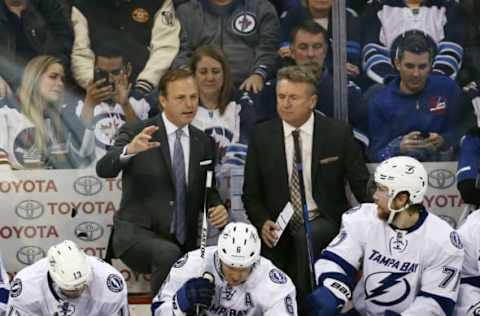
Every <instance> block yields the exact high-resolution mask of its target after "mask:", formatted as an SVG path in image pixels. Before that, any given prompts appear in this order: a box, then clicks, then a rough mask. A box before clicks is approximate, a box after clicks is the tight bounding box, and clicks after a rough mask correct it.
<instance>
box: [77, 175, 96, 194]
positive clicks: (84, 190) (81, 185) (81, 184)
mask: <svg viewBox="0 0 480 316" xmlns="http://www.w3.org/2000/svg"><path fill="white" fill-rule="evenodd" d="M102 187H103V185H102V182H101V181H100V180H99V179H98V178H96V177H93V176H84V177H80V178H78V179H77V180H75V182H74V183H73V189H74V190H75V192H77V193H78V194H81V195H86V196H91V195H95V194H97V193H98V192H100V191H101V190H102Z"/></svg>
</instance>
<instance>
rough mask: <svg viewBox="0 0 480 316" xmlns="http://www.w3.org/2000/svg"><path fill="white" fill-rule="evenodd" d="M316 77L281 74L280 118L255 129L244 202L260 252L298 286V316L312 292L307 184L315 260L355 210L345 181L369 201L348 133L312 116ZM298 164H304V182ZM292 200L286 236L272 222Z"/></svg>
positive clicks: (290, 70) (293, 71) (294, 70)
mask: <svg viewBox="0 0 480 316" xmlns="http://www.w3.org/2000/svg"><path fill="white" fill-rule="evenodd" d="M315 91H316V89H315V78H314V76H313V75H312V74H311V73H310V72H308V71H306V70H305V69H304V68H302V67H299V66H291V67H286V68H283V69H281V70H280V71H279V72H278V76H277V86H276V93H277V111H278V115H279V118H275V119H273V120H270V121H267V122H265V123H262V124H259V125H257V127H256V128H255V130H254V132H253V135H252V139H251V140H250V143H249V148H248V154H247V160H246V166H245V182H244V188H243V197H242V198H243V202H244V205H245V208H246V210H247V214H248V217H249V219H250V221H251V222H252V223H253V224H254V225H255V226H256V227H257V229H258V230H259V232H260V236H261V238H262V241H263V243H264V247H262V248H263V254H264V255H265V256H266V257H267V258H269V259H271V260H272V261H273V262H274V264H275V265H277V266H278V267H279V268H280V269H282V270H283V271H285V272H287V274H288V275H289V276H290V277H291V278H292V280H293V282H294V283H295V285H296V287H297V293H298V294H297V302H298V306H299V315H305V313H304V310H303V308H304V302H303V301H304V298H305V296H306V294H307V293H308V292H309V291H310V287H309V285H308V283H309V271H308V265H309V263H308V256H307V246H306V239H305V229H304V219H303V216H302V209H303V206H304V205H303V202H302V198H300V195H302V194H301V193H302V192H299V191H300V189H299V183H301V182H303V183H304V188H305V190H304V193H305V195H304V196H305V201H306V207H307V209H308V221H309V222H310V225H311V227H312V234H311V235H312V241H311V242H312V246H313V254H312V256H313V257H317V256H318V255H319V254H320V252H321V250H322V249H323V248H324V247H325V246H327V245H328V243H329V242H330V240H331V239H332V238H333V237H334V236H335V234H337V232H338V229H339V227H340V219H341V216H342V213H343V211H345V210H347V209H348V208H349V206H350V204H349V202H348V200H347V197H346V193H345V180H347V181H348V182H349V184H350V187H351V189H352V191H353V193H354V194H355V196H356V198H357V200H359V201H365V200H367V193H366V184H367V182H368V178H369V173H368V170H367V168H366V166H365V163H364V161H363V158H362V154H361V151H360V148H359V147H358V145H357V143H356V142H355V140H354V138H353V134H352V130H351V128H350V127H349V126H348V125H346V124H344V123H342V122H339V121H335V120H333V119H330V118H327V117H325V116H322V115H320V114H316V113H314V109H315V105H316V103H317V98H318V97H317V95H316V93H315ZM295 160H297V161H301V165H302V169H303V177H302V178H301V177H300V173H299V172H298V170H297V168H296V166H297V164H296V163H295ZM288 202H290V203H291V204H292V206H293V210H294V214H293V216H292V218H291V220H290V221H289V224H288V226H287V228H288V231H285V232H283V234H282V235H281V238H280V236H279V229H280V227H279V226H278V225H277V224H276V223H275V221H276V220H277V218H278V216H279V214H280V213H281V212H282V210H283V209H284V207H285V206H286V204H287V203H288Z"/></svg>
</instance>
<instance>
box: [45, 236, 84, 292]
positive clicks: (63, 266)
mask: <svg viewBox="0 0 480 316" xmlns="http://www.w3.org/2000/svg"><path fill="white" fill-rule="evenodd" d="M47 258H48V272H49V273H50V276H51V277H52V279H53V281H54V282H55V283H56V284H57V285H58V286H59V287H60V288H61V289H62V290H66V291H75V290H79V289H82V288H84V287H85V286H86V285H88V282H89V281H90V278H91V275H92V268H91V267H90V264H89V263H88V261H87V256H86V255H85V253H84V252H83V251H82V250H81V249H80V248H78V246H77V245H76V244H75V243H74V242H73V241H70V240H65V241H63V242H61V243H59V244H57V245H54V246H52V247H50V249H49V250H48V254H47Z"/></svg>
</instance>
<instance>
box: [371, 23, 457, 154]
mask: <svg viewBox="0 0 480 316" xmlns="http://www.w3.org/2000/svg"><path fill="white" fill-rule="evenodd" d="M432 59H433V51H432V49H431V47H430V46H429V44H428V39H427V37H426V35H424V34H423V33H421V32H418V31H409V32H407V33H405V36H404V39H403V40H402V41H401V43H400V44H399V47H398V49H397V53H396V58H395V66H396V68H397V70H398V71H399V73H400V75H399V76H396V77H393V78H391V80H387V81H388V83H387V85H386V86H385V87H384V88H383V89H382V90H380V91H379V92H378V93H377V94H376V95H374V96H373V97H372V98H371V99H370V100H369V104H368V125H369V138H370V148H369V154H370V158H371V160H373V161H376V162H380V161H383V160H385V159H388V158H390V157H393V156H398V155H400V154H402V155H408V156H412V157H414V158H417V159H418V160H421V161H445V160H451V159H453V158H454V149H455V147H457V144H458V140H459V138H458V132H457V130H456V124H457V123H458V120H459V118H460V114H461V113H460V112H461V111H460V109H459V107H460V103H459V95H460V89H459V88H458V86H457V84H456V83H455V82H454V81H453V80H452V79H450V78H448V77H447V76H441V75H434V74H431V73H430V72H431V69H432Z"/></svg>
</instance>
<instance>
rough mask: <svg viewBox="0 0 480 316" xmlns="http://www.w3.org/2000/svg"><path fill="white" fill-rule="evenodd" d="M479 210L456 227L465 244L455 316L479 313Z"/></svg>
mask: <svg viewBox="0 0 480 316" xmlns="http://www.w3.org/2000/svg"><path fill="white" fill-rule="evenodd" d="M479 232H480V212H479V211H478V210H477V211H475V212H473V213H472V214H470V215H469V216H468V217H467V221H466V222H465V223H464V224H463V225H462V226H461V227H460V228H459V229H458V233H459V235H460V238H462V242H463V244H464V245H465V258H464V261H463V267H462V275H461V281H460V291H459V292H458V301H457V305H456V306H455V313H454V315H455V316H465V315H467V316H478V315H480V234H479Z"/></svg>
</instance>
